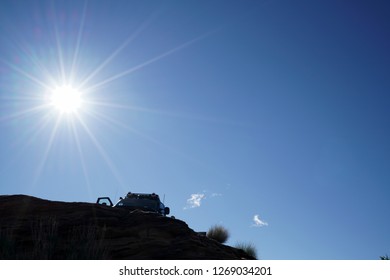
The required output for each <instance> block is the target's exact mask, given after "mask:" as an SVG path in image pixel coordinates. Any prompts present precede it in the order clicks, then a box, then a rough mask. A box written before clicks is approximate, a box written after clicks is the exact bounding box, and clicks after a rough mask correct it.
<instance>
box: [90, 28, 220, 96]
mask: <svg viewBox="0 0 390 280" xmlns="http://www.w3.org/2000/svg"><path fill="white" fill-rule="evenodd" d="M214 32H215V31H212V32H208V33H206V34H203V35H201V36H199V37H196V38H194V39H192V40H189V41H187V42H185V43H183V44H181V45H179V46H177V47H175V48H173V49H170V50H168V51H166V52H164V53H162V54H160V55H157V56H155V57H154V58H151V59H149V60H147V61H145V62H143V63H141V64H138V65H137V66H134V67H132V68H129V69H127V70H125V71H123V72H121V73H118V74H116V75H113V76H111V77H110V78H107V79H106V80H104V81H102V82H100V83H96V84H94V85H92V86H91V87H89V88H86V91H88V92H89V91H93V90H95V89H96V88H98V87H101V86H103V85H105V84H107V83H110V82H112V81H115V80H117V79H119V78H122V77H124V76H126V75H129V74H131V73H133V72H135V71H137V70H139V69H142V68H143V67H145V66H148V65H149V64H152V63H154V62H157V61H159V60H161V59H163V58H165V57H167V56H169V55H172V54H174V53H176V52H178V51H180V50H181V49H184V48H186V47H188V46H190V45H192V44H194V43H195V42H197V41H199V40H201V39H204V38H206V37H207V36H209V35H210V34H212V33H214Z"/></svg>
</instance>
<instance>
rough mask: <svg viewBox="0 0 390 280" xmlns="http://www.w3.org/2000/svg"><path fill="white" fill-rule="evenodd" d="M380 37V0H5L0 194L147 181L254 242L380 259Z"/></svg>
mask: <svg viewBox="0 0 390 280" xmlns="http://www.w3.org/2000/svg"><path fill="white" fill-rule="evenodd" d="M389 38H390V4H388V3H387V1H342V0H338V1H308V0H307V1H303V0H302V1H301V0H297V1H282V0H279V1H278V0H268V1H228V0H224V1H217V0H214V1H179V0H178V1H173V0H172V1H87V2H85V1H1V2H0V136H1V137H0V194H28V195H33V196H37V197H41V198H46V199H51V200H61V201H86V202H95V201H96V198H97V197H99V196H110V197H111V198H113V199H117V198H118V197H119V196H121V195H123V194H125V193H126V192H128V191H133V192H156V193H158V194H160V195H161V196H164V195H165V203H166V205H167V206H169V207H170V208H171V213H172V214H173V215H175V216H176V217H177V218H178V219H182V220H184V221H186V222H187V223H188V225H189V226H190V227H191V228H193V229H194V230H196V231H206V230H207V229H208V228H209V227H211V226H212V225H215V224H220V225H223V226H225V227H226V228H228V229H229V231H230V233H231V238H230V240H229V242H228V244H229V245H235V244H236V242H252V243H253V244H254V245H255V246H256V247H257V250H258V255H259V257H260V258H263V259H378V258H379V256H380V255H385V254H389V253H390V236H389V231H390V222H389V221H390V220H389V217H388V213H389V210H388V209H389V197H390V187H389V183H390V150H389V143H390V133H389V120H390V110H389V106H390V97H389V92H390V91H389V90H390V84H389V81H390V79H389V66H390V56H389V53H388V50H389V49H390V39H389ZM65 85H66V86H68V87H72V88H74V89H76V90H77V92H78V93H79V94H80V98H81V100H82V102H81V105H79V107H78V108H77V109H74V110H73V111H72V112H68V113H64V112H61V111H60V110H58V108H57V107H56V106H53V104H52V103H53V102H52V99H51V94H52V92H53V91H55V89H56V88H61V87H62V86H65Z"/></svg>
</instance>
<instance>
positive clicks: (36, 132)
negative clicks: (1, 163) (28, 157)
mask: <svg viewBox="0 0 390 280" xmlns="http://www.w3.org/2000/svg"><path fill="white" fill-rule="evenodd" d="M47 114H49V113H47ZM47 114H46V115H47ZM43 120H44V121H43V122H39V123H38V124H37V125H35V126H33V127H31V129H30V130H31V131H32V134H31V135H30V136H29V137H28V140H27V142H26V143H24V144H23V145H22V146H21V148H19V149H18V151H17V154H16V155H15V156H14V157H13V158H12V159H11V161H9V162H8V164H7V165H6V166H5V167H4V169H3V170H0V173H1V172H4V171H5V170H6V169H8V168H10V167H11V166H12V165H13V164H14V163H15V162H17V161H18V160H19V159H20V158H22V156H23V155H24V154H25V151H26V149H27V148H28V147H29V146H31V144H32V142H34V140H35V139H36V137H37V136H38V135H39V134H40V133H41V132H42V131H43V130H44V129H45V128H46V127H47V124H48V123H49V121H50V119H49V118H43ZM26 134H29V132H28V131H26ZM19 139H20V138H19ZM23 142H24V141H23ZM17 146H19V145H17Z"/></svg>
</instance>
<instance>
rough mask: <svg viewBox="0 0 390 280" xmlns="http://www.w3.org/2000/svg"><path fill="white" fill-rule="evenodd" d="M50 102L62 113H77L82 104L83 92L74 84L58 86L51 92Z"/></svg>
mask: <svg viewBox="0 0 390 280" xmlns="http://www.w3.org/2000/svg"><path fill="white" fill-rule="evenodd" d="M50 104H51V105H52V106H54V108H55V109H57V110H58V111H59V112H60V113H76V112H77V110H79V109H80V107H81V105H82V99H81V92H80V91H79V90H77V89H76V88H73V87H72V86H61V87H57V88H55V89H54V90H53V91H52V93H51V96H50Z"/></svg>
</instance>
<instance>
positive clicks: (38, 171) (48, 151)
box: [32, 116, 61, 186]
mask: <svg viewBox="0 0 390 280" xmlns="http://www.w3.org/2000/svg"><path fill="white" fill-rule="evenodd" d="M60 121H61V116H58V117H57V119H56V122H55V124H54V127H53V130H52V132H51V134H50V137H49V142H48V143H47V147H46V149H45V152H44V154H43V157H42V160H41V162H40V163H39V165H38V168H37V170H36V174H35V178H34V180H33V183H32V185H33V186H35V184H36V183H37V182H38V179H39V177H40V176H41V174H42V171H43V169H44V167H45V164H46V161H47V158H48V156H49V153H50V150H51V147H52V146H53V143H54V138H55V136H56V134H57V129H58V127H59V124H60Z"/></svg>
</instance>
